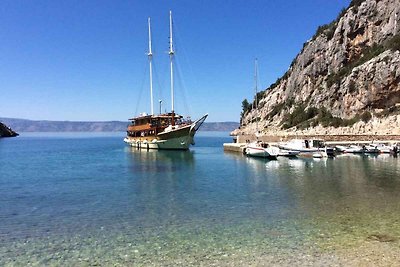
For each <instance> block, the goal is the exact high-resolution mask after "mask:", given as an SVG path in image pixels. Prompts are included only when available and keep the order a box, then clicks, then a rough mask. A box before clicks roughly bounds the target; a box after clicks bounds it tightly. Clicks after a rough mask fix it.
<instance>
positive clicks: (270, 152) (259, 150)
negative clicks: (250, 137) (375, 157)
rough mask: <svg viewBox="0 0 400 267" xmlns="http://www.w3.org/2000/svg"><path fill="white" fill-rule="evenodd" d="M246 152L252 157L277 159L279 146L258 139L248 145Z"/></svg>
mask: <svg viewBox="0 0 400 267" xmlns="http://www.w3.org/2000/svg"><path fill="white" fill-rule="evenodd" d="M245 154H246V155H247V156H250V157H261V158H267V159H276V158H277V157H278V154H279V148H277V147H274V146H270V145H269V144H266V143H263V142H261V141H256V142H252V143H249V144H247V145H246V148H245Z"/></svg>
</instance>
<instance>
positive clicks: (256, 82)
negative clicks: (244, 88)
mask: <svg viewBox="0 0 400 267" xmlns="http://www.w3.org/2000/svg"><path fill="white" fill-rule="evenodd" d="M257 75H258V62H257V58H256V59H255V62H254V84H255V87H254V91H255V92H254V106H255V110H256V115H255V118H256V131H257V132H256V134H258V120H257V119H258V116H257V115H258V109H257V106H258V103H257V89H258V88H257V87H258V76H257Z"/></svg>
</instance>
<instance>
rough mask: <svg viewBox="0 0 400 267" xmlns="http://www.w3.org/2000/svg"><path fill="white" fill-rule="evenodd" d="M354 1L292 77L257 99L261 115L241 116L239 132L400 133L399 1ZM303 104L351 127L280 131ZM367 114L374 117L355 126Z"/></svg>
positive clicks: (312, 43)
mask: <svg viewBox="0 0 400 267" xmlns="http://www.w3.org/2000/svg"><path fill="white" fill-rule="evenodd" d="M353 2H359V1H353ZM353 2H352V4H350V7H349V8H347V9H346V10H345V11H344V12H343V13H342V14H341V15H340V16H339V17H338V19H337V20H336V21H334V22H332V23H331V24H329V25H325V26H324V27H320V28H319V29H318V31H317V34H316V35H315V36H314V37H313V38H312V39H311V40H309V41H308V42H307V43H305V45H304V47H303V49H302V51H301V52H300V53H299V54H298V55H297V57H296V58H295V59H294V61H293V62H292V64H291V66H290V68H289V69H288V71H287V73H286V74H285V75H284V76H283V77H282V78H281V79H279V80H278V81H277V82H276V83H275V84H274V85H272V86H271V87H270V88H268V89H267V90H266V91H265V92H264V93H263V96H262V98H260V99H258V107H259V108H258V109H257V110H255V109H253V110H249V111H247V112H245V113H244V115H243V116H242V118H241V127H240V129H238V130H237V131H236V132H235V133H237V134H240V133H242V134H244V133H246V134H251V133H254V132H255V131H256V128H258V129H259V130H261V131H262V132H264V133H265V134H285V133H288V132H292V131H299V129H301V131H302V132H304V133H305V134H307V133H312V132H315V131H323V132H326V131H328V132H332V131H333V132H335V133H336V134H340V133H343V134H344V133H353V134H366V133H367V134H375V133H386V132H390V133H393V134H394V132H393V131H396V132H397V134H398V133H399V131H400V118H399V114H400V85H399V82H400V51H399V49H400V48H399V47H400V44H399V42H400V4H399V0H364V1H362V2H361V3H357V4H355V3H353ZM300 104H301V105H302V107H304V109H305V110H307V109H308V108H311V107H312V108H315V109H317V110H318V109H321V108H325V109H326V110H327V111H328V112H329V113H330V114H331V115H332V117H335V118H338V119H340V120H351V119H353V123H352V124H351V125H349V126H347V125H346V126H344V125H335V127H333V126H330V125H324V127H323V126H322V125H321V124H320V123H319V122H318V120H315V119H314V121H313V120H312V119H310V120H309V121H310V122H312V121H313V122H312V123H311V125H307V124H305V126H304V124H303V126H302V127H299V125H288V127H283V125H284V124H285V120H287V118H288V114H291V113H292V112H293V111H294V110H295V108H296V107H298V106H299V105H300ZM366 111H368V113H369V114H371V118H369V119H368V120H361V119H358V120H357V118H360V115H361V114H362V113H365V112H366ZM256 120H257V121H258V127H256V123H255V121H256Z"/></svg>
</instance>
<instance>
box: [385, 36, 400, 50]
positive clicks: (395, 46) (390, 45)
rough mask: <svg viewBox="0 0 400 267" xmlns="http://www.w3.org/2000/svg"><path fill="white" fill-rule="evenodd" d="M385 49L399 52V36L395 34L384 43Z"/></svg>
mask: <svg viewBox="0 0 400 267" xmlns="http://www.w3.org/2000/svg"><path fill="white" fill-rule="evenodd" d="M385 47H386V48H387V49H391V50H392V51H396V50H399V51H400V34H396V35H395V36H393V37H392V38H391V39H390V40H389V41H387V42H386V44H385Z"/></svg>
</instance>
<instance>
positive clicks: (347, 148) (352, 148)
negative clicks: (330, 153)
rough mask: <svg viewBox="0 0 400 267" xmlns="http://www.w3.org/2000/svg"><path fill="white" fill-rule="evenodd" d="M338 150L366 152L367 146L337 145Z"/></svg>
mask: <svg viewBox="0 0 400 267" xmlns="http://www.w3.org/2000/svg"><path fill="white" fill-rule="evenodd" d="M336 150H337V151H338V152H343V153H364V152H365V151H366V148H365V147H363V146H357V145H349V146H336Z"/></svg>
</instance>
